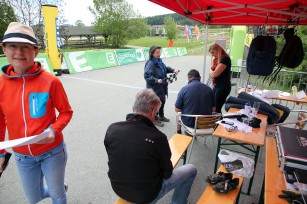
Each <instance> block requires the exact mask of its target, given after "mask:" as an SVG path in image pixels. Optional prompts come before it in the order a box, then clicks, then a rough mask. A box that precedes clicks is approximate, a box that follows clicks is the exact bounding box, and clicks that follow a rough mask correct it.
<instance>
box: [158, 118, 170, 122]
mask: <svg viewBox="0 0 307 204" xmlns="http://www.w3.org/2000/svg"><path fill="white" fill-rule="evenodd" d="M159 119H160V121H162V122H169V119H168V118H166V117H159Z"/></svg>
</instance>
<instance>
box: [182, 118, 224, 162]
mask: <svg viewBox="0 0 307 204" xmlns="http://www.w3.org/2000/svg"><path fill="white" fill-rule="evenodd" d="M183 116H184V117H192V118H195V124H194V127H189V126H186V125H185V124H184V123H183V122H182V119H181V118H182V117H183ZM220 117H221V114H220V113H215V114H212V115H189V114H182V113H178V122H179V123H180V125H181V126H182V127H183V128H184V130H185V131H186V132H187V134H189V135H191V136H192V137H193V140H192V144H191V147H190V152H189V154H188V160H187V162H189V160H190V157H191V154H192V150H193V145H194V141H195V139H196V137H199V136H210V135H211V136H212V133H213V131H214V129H215V126H216V121H218V120H219V119H220ZM206 139H207V137H205V144H206ZM212 142H213V140H212Z"/></svg>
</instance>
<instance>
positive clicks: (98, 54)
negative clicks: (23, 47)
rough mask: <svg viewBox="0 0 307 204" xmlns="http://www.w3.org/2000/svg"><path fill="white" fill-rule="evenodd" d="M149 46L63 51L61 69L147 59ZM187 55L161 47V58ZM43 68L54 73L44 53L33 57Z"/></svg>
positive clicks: (72, 70)
mask: <svg viewBox="0 0 307 204" xmlns="http://www.w3.org/2000/svg"><path fill="white" fill-rule="evenodd" d="M148 52H149V48H139V49H126V50H88V51H78V52H64V53H63V56H64V57H63V62H62V70H63V69H68V70H69V73H70V74H74V73H79V72H84V71H91V70H96V69H103V68H108V67H115V66H119V65H126V64H132V63H137V62H143V61H146V60H148V59H149V55H148ZM184 55H187V50H186V48H185V47H178V48H162V49H161V58H168V57H177V56H184ZM35 60H36V61H39V62H40V63H41V64H42V66H43V67H44V69H45V70H46V71H48V72H50V73H52V74H54V72H53V69H52V66H51V63H50V60H49V58H48V56H47V55H46V54H44V53H40V54H38V56H37V57H36V58H35ZM6 64H9V63H8V61H7V59H6V57H1V58H0V66H1V67H2V66H4V65H6Z"/></svg>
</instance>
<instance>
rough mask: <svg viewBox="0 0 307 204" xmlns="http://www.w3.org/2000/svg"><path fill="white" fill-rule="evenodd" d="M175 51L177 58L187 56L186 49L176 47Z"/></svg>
mask: <svg viewBox="0 0 307 204" xmlns="http://www.w3.org/2000/svg"><path fill="white" fill-rule="evenodd" d="M176 50H177V53H178V56H184V55H187V54H188V52H187V49H186V48H185V47H177V48H176Z"/></svg>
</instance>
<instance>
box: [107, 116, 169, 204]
mask: <svg viewBox="0 0 307 204" xmlns="http://www.w3.org/2000/svg"><path fill="white" fill-rule="evenodd" d="M104 144H105V147H106V150H107V154H108V158H109V161H108V165H109V172H108V176H109V178H110V181H111V185H112V188H113V190H114V192H115V193H116V194H117V195H118V196H120V197H121V198H123V199H125V200H127V201H129V202H133V203H148V202H151V201H153V200H154V199H155V198H156V197H157V195H158V193H159V192H160V190H161V186H162V180H163V179H167V178H169V177H170V176H171V174H172V171H173V167H172V163H171V160H170V159H171V151H170V148H169V144H168V140H167V137H166V135H165V134H163V133H162V132H160V131H159V130H158V129H157V128H156V127H155V126H154V125H153V123H152V122H151V121H150V120H149V119H148V118H146V117H144V116H142V115H138V114H128V115H127V121H123V122H117V123H113V124H111V125H110V126H109V128H108V130H107V132H106V136H105V140H104Z"/></svg>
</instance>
